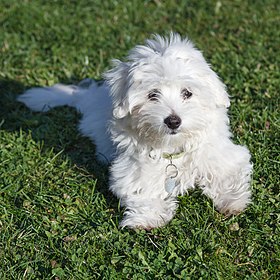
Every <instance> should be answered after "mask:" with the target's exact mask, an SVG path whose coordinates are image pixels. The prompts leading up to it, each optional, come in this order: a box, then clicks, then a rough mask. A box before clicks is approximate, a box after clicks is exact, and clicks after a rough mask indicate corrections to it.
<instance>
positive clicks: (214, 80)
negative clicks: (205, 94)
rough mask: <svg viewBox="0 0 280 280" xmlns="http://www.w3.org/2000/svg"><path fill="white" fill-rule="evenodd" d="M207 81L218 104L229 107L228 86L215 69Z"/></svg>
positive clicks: (218, 105)
mask: <svg viewBox="0 0 280 280" xmlns="http://www.w3.org/2000/svg"><path fill="white" fill-rule="evenodd" d="M207 81H208V86H209V87H210V89H211V92H212V94H213V95H214V98H215V103H216V106H217V107H225V108H228V107H229V105H230V100H229V96H228V93H227V89H226V86H225V84H224V83H223V82H222V81H221V80H220V78H219V77H218V76H217V75H216V73H215V72H214V71H213V70H211V71H210V72H209V76H208V77H207Z"/></svg>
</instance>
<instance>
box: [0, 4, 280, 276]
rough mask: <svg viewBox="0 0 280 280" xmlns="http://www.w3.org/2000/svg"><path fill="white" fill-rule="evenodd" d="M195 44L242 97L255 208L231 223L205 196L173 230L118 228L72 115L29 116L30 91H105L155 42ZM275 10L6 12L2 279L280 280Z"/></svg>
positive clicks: (239, 108)
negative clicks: (124, 64)
mask: <svg viewBox="0 0 280 280" xmlns="http://www.w3.org/2000/svg"><path fill="white" fill-rule="evenodd" d="M171 30H173V31H176V32H179V33H181V34H182V35H184V36H185V35H188V36H189V37H190V38H191V39H192V40H193V41H194V42H195V44H196V46H197V47H198V48H199V49H201V50H202V51H203V54H204V56H205V57H206V58H207V60H208V61H209V63H211V64H212V66H213V69H214V70H215V71H216V72H217V73H218V74H219V76H220V77H221V78H222V80H223V81H224V82H225V83H226V85H227V87H228V91H229V93H230V95H231V107H230V118H231V126H232V132H233V134H234V141H235V142H236V143H240V144H243V145H246V146H247V147H248V148H249V150H250V151H251V154H252V162H253V163H254V173H253V182H252V192H253V203H252V204H251V205H250V206H249V207H248V209H247V210H246V211H245V212H244V213H242V214H240V215H238V216H235V217H230V218H226V217H225V216H223V215H222V214H219V213H218V212H217V211H215V209H214V208H213V205H212V202H211V201H210V200H209V199H208V198H206V197H205V196H202V195H201V193H200V191H199V190H195V191H191V192H190V193H189V195H188V196H184V197H180V207H179V209H178V211H177V214H176V216H175V218H174V219H173V220H172V221H171V222H170V224H168V225H167V226H165V227H163V228H159V229H154V230H152V231H150V232H146V231H144V230H136V231H133V230H129V229H119V228H118V223H119V221H120V220H121V217H122V213H123V209H121V208H120V206H119V202H118V200H117V199H116V198H115V197H113V196H112V194H111V193H110V192H109V191H108V190H107V177H108V170H107V167H106V166H102V165H100V163H98V162H97V161H96V159H95V157H94V149H95V147H94V144H93V143H91V142H90V141H89V140H88V139H86V138H83V137H81V136H80V135H79V133H78V131H77V129H76V125H77V123H78V120H79V115H78V113H76V112H75V111H74V110H73V109H70V108H57V109H54V110H51V111H50V112H48V113H32V112H30V111H29V110H28V109H27V108H26V107H24V106H23V105H22V104H19V103H17V102H16V101H15V98H16V97H17V96H18V95H19V94H20V93H21V92H23V91H24V90H25V89H27V88H29V87H32V86H44V85H52V84H53V83H56V82H63V83H75V82H77V81H79V80H81V79H83V78H86V77H91V78H94V79H101V78H102V72H103V71H105V70H107V69H109V67H110V60H111V59H112V58H120V59H125V55H126V54H127V51H128V50H129V49H130V48H131V47H132V46H134V45H135V44H138V43H143V42H144V40H145V38H147V37H149V36H150V35H151V34H152V33H160V34H163V35H165V34H168V33H169V31H171ZM279 46H280V4H279V1H278V0H256V1H250V0H244V1H241V0H232V1H231V0H221V1H199V0H190V1H175V0H174V1H171V0H170V1H160V0H154V1H140V0H132V1H116V0H108V1H100V0H95V1H89V0H88V1H86V0H79V1H78V0H76V1H75V0H71V1H70V0H69V1H66V0H57V1H54V0H50V1H43V0H33V1H32V0H24V1H18V0H17V1H16V0H0V65H1V67H0V95H1V99H0V279H1V280H5V279H20V280H22V279H56V280H59V279H61V280H62V279H67V280H69V279H73V280H74V279H75V280H76V279H81V280H86V279H137V280H138V279H211V280H212V279H280V248H279V247H280V233H279V228H280V226H279V222H280V211H279V208H280V207H279V204H280V201H279V181H280V180H279V141H280V140H279V117H280V114H279V87H280V69H279V67H280V52H279Z"/></svg>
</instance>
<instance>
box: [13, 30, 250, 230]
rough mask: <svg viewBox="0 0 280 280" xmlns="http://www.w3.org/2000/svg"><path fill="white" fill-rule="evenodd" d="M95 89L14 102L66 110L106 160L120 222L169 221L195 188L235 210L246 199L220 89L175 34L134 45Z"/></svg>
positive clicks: (240, 151)
mask: <svg viewBox="0 0 280 280" xmlns="http://www.w3.org/2000/svg"><path fill="white" fill-rule="evenodd" d="M104 77H105V80H106V82H105V83H104V84H103V85H99V84H98V83H95V82H94V81H92V80H84V81H82V82H81V83H80V84H79V85H78V86H64V85H61V84H57V85H54V86H53V87H47V88H34V89H31V90H28V91H27V92H26V93H24V94H23V95H21V96H20V97H19V98H18V100H19V101H20V102H23V103H25V104H26V105H27V106H28V107H29V108H31V109H32V110H34V111H48V110H49V109H51V108H53V107H56V106H61V105H68V106H73V107H75V108H77V109H78V110H79V111H80V112H81V113H82V115H83V117H82V120H81V122H80V126H79V128H80V131H81V133H82V134H83V135H86V136H88V137H90V138H91V139H92V140H94V142H95V144H96V146H97V156H98V158H99V159H100V160H103V161H104V160H106V159H108V160H109V161H112V164H111V168H110V171H111V173H110V190H111V191H112V192H113V193H114V194H115V195H116V196H117V197H118V198H119V199H120V200H121V203H122V205H123V206H125V208H126V212H125V215H124V219H123V220H122V222H121V226H122V227H125V226H128V227H131V228H135V227H140V228H145V229H151V228H154V227H160V226H163V225H165V224H166V223H168V222H169V221H170V220H171V219H172V217H173V216H174V214H175V211H176V207H177V200H176V197H177V196H178V195H180V194H181V195H182V194H184V193H186V191H187V189H189V188H194V187H195V186H199V187H201V189H202V191H203V193H204V194H206V195H207V196H209V197H210V198H211V199H212V200H213V202H214V205H215V206H216V208H217V209H218V210H219V211H220V212H222V213H226V214H237V213H239V212H240V211H242V210H243V209H244V208H245V207H246V206H247V205H248V203H250V196H251V192H250V177H251V176H250V175H251V170H252V165H251V163H250V154H249V152H248V150H247V149H246V148H245V147H242V146H238V145H235V144H233V143H232V141H231V140H230V137H231V133H230V131H229V126H228V124H229V120H228V117H227V108H228V107H229V104H230V102H229V98H228V94H227V92H226V88H225V86H224V84H223V83H222V82H221V81H220V80H219V78H218V77H217V75H216V74H215V73H214V72H213V70H211V68H210V66H209V64H207V62H206V61H205V59H204V58H203V56H202V54H201V52H200V51H198V50H197V49H196V48H194V46H193V44H192V43H191V42H190V41H189V40H188V39H182V38H181V37H180V36H179V35H178V34H173V33H171V34H170V37H168V38H163V37H161V36H159V35H156V36H154V38H153V39H151V40H147V42H146V45H139V46H136V47H135V48H134V49H132V51H131V52H130V53H129V56H128V58H127V61H126V62H122V61H119V60H114V67H113V69H112V70H110V71H108V72H107V73H105V75H104Z"/></svg>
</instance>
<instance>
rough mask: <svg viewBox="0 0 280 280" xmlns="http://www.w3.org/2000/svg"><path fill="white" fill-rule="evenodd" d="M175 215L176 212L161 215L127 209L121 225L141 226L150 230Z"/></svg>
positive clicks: (165, 222) (163, 223)
mask: <svg viewBox="0 0 280 280" xmlns="http://www.w3.org/2000/svg"><path fill="white" fill-rule="evenodd" d="M173 215H174V214H173V213H172V212H165V213H162V214H161V215H159V214H157V213H151V212H148V213H147V214H143V213H136V212H131V211H126V212H125V216H124V218H123V220H122V221H121V223H120V227H121V228H124V227H129V228H133V229H136V228H140V229H145V230H148V231H149V230H151V229H153V228H158V227H162V226H164V225H166V224H167V223H168V222H169V221H170V220H171V219H172V218H173Z"/></svg>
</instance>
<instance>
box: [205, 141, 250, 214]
mask: <svg viewBox="0 0 280 280" xmlns="http://www.w3.org/2000/svg"><path fill="white" fill-rule="evenodd" d="M225 148H226V149H225V150H224V151H221V150H220V151H218V152H217V151H216V154H215V155H212V156H211V162H210V161H208V164H207V166H208V171H207V175H206V174H205V175H204V179H203V180H202V181H203V182H200V184H201V185H202V186H203V187H202V188H203V193H204V194H206V195H207V196H209V197H210V198H212V200H213V202H214V205H215V206H216V208H217V209H218V210H219V211H220V212H221V213H224V214H226V215H232V214H238V213H239V212H241V211H243V210H244V209H245V208H246V206H247V205H248V204H249V203H250V201H251V191H250V180H251V170H252V164H251V163H250V161H249V160H250V155H249V152H248V151H247V149H246V148H244V147H241V146H237V145H234V144H233V143H231V144H230V145H227V146H226V147H225ZM215 156H216V160H215V161H213V159H214V158H215ZM208 159H209V157H208ZM205 169H206V168H205Z"/></svg>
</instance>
